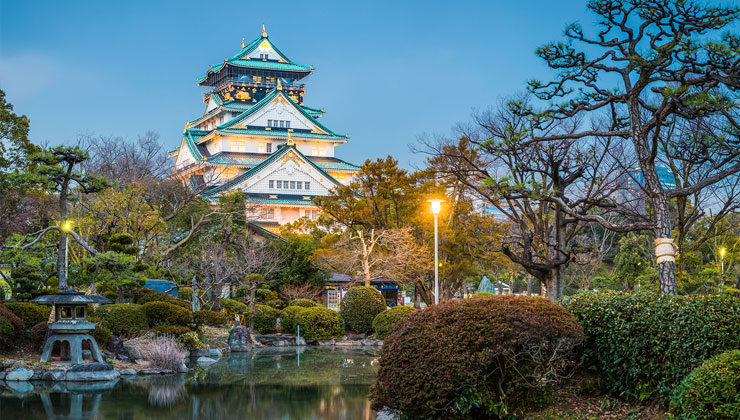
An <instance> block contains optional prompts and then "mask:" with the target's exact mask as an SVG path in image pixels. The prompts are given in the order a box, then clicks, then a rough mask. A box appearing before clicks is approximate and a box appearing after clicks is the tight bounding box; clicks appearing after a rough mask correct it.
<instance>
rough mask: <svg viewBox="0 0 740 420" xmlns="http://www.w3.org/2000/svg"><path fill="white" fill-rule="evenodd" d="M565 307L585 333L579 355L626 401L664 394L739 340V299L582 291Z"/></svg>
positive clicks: (664, 399) (662, 396) (665, 400)
mask: <svg viewBox="0 0 740 420" xmlns="http://www.w3.org/2000/svg"><path fill="white" fill-rule="evenodd" d="M566 307H567V308H568V309H569V310H570V311H571V312H572V313H573V314H574V315H575V316H576V318H578V320H579V321H580V322H581V325H582V326H583V329H584V332H585V334H586V349H585V353H584V359H585V362H586V364H587V365H592V366H595V367H597V368H598V369H599V370H600V371H601V372H602V375H601V376H602V377H603V380H604V384H605V386H606V388H607V390H608V391H609V392H611V393H612V394H615V395H620V396H624V397H626V398H627V399H642V400H644V399H648V398H655V397H659V398H661V399H662V401H663V402H664V403H668V399H669V398H670V393H671V391H672V389H673V388H675V387H676V386H677V385H678V384H679V383H680V382H681V381H682V380H683V379H684V378H685V377H686V376H687V375H688V374H689V373H690V372H691V371H692V370H693V369H694V368H696V367H697V366H699V365H700V364H701V363H702V362H703V361H704V360H706V359H709V358H710V357H712V356H714V355H716V354H719V353H722V352H724V351H727V350H731V349H734V348H737V345H738V343H740V299H737V298H732V297H727V296H666V295H656V294H653V293H645V292H642V293H625V292H598V293H594V292H588V293H580V294H577V295H575V296H573V297H571V298H570V299H569V300H568V301H567V302H566Z"/></svg>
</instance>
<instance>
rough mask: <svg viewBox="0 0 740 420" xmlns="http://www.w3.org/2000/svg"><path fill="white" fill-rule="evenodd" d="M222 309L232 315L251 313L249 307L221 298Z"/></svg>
mask: <svg viewBox="0 0 740 420" xmlns="http://www.w3.org/2000/svg"><path fill="white" fill-rule="evenodd" d="M221 307H222V308H224V309H226V311H227V312H228V313H230V314H243V313H247V312H249V306H247V305H246V304H244V303H241V302H238V301H236V300H234V299H226V298H221Z"/></svg>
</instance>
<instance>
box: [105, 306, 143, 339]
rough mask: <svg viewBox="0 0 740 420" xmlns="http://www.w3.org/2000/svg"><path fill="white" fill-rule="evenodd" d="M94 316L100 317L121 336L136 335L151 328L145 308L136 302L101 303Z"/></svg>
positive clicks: (114, 332) (113, 332)
mask: <svg viewBox="0 0 740 420" xmlns="http://www.w3.org/2000/svg"><path fill="white" fill-rule="evenodd" d="M94 316H95V317H97V318H100V322H101V324H102V325H103V326H104V327H106V328H108V329H109V330H110V331H111V333H112V334H113V335H116V336H119V337H136V336H137V335H139V334H141V333H143V332H145V331H146V330H147V329H148V328H149V323H148V321H147V318H146V314H145V313H144V310H143V309H142V308H141V305H137V304H134V303H118V304H113V305H101V306H100V307H98V309H97V310H96V311H95V314H94Z"/></svg>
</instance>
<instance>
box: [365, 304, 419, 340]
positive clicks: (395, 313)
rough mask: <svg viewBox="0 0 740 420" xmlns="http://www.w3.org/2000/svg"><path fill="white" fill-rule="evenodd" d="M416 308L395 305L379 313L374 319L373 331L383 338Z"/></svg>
mask: <svg viewBox="0 0 740 420" xmlns="http://www.w3.org/2000/svg"><path fill="white" fill-rule="evenodd" d="M415 310H416V309H415V308H414V307H413V306H394V307H392V308H390V309H386V310H385V311H383V312H381V313H379V314H378V316H376V317H375V319H373V331H375V336H376V337H378V338H379V339H381V340H383V339H385V337H386V336H387V335H388V332H389V331H390V330H391V328H393V327H395V326H396V324H398V323H399V322H400V321H401V320H402V319H404V318H406V317H407V316H408V315H409V314H410V313H411V312H414V311H415Z"/></svg>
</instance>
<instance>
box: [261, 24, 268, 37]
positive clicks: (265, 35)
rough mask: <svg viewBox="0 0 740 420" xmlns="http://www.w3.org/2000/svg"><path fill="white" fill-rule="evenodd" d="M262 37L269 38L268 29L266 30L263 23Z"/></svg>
mask: <svg viewBox="0 0 740 420" xmlns="http://www.w3.org/2000/svg"><path fill="white" fill-rule="evenodd" d="M262 38H267V31H266V30H265V24H264V23H263V24H262Z"/></svg>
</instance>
